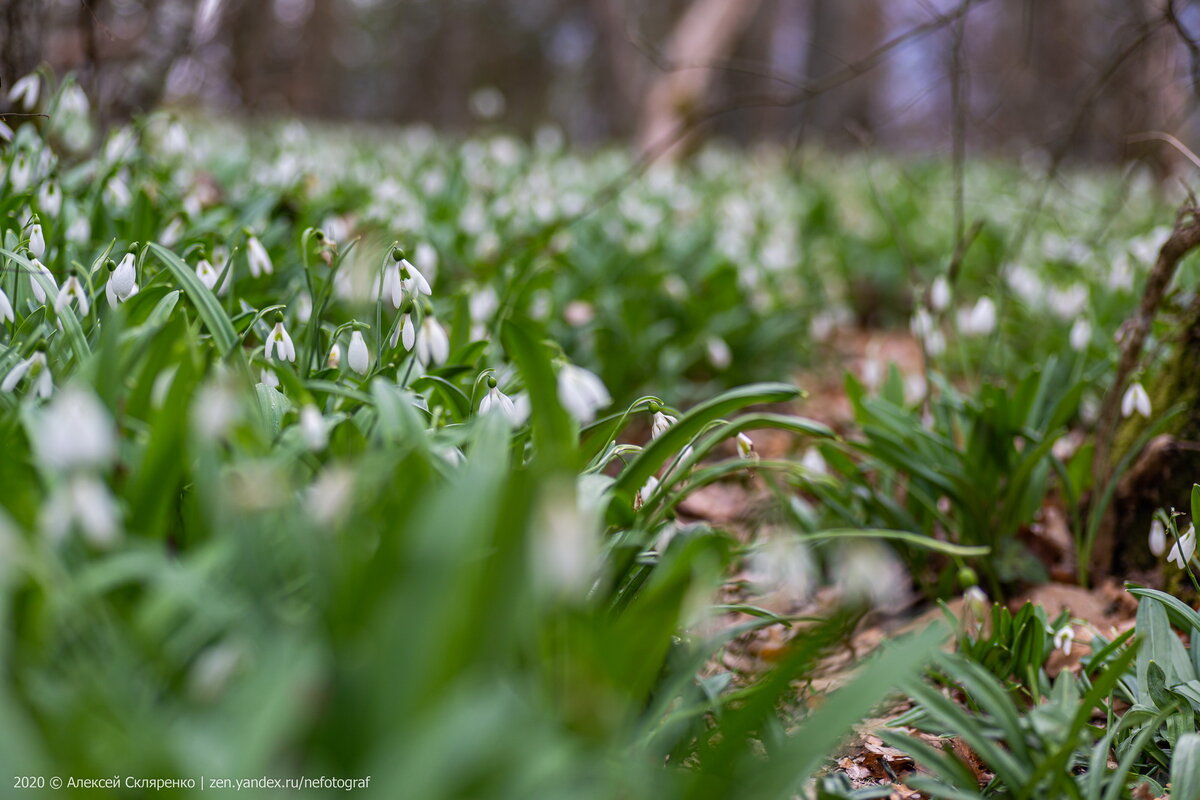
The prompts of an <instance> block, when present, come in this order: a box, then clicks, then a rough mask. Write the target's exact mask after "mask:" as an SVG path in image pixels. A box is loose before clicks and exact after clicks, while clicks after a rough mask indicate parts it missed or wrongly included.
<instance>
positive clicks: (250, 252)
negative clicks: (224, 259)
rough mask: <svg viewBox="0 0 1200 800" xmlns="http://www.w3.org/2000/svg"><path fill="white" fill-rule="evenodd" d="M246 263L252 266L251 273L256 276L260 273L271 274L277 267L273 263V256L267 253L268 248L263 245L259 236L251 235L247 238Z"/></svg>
mask: <svg viewBox="0 0 1200 800" xmlns="http://www.w3.org/2000/svg"><path fill="white" fill-rule="evenodd" d="M246 263H247V264H248V265H249V266H250V274H251V275H252V276H254V277H255V278H257V277H259V276H260V275H270V274H271V273H272V272H274V269H275V268H274V266H273V265H272V264H271V256H270V255H269V254H268V253H267V248H265V247H263V244H262V242H260V241H259V240H258V237H257V236H251V237H250V238H249V239H247V240H246Z"/></svg>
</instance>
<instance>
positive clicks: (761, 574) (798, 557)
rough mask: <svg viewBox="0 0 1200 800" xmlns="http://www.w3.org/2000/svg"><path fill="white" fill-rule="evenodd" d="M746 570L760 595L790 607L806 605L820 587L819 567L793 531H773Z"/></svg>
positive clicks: (755, 551) (751, 557)
mask: <svg viewBox="0 0 1200 800" xmlns="http://www.w3.org/2000/svg"><path fill="white" fill-rule="evenodd" d="M747 566H748V568H749V569H748V572H749V577H750V582H751V584H752V585H753V586H754V588H755V590H756V592H757V593H758V594H761V595H776V596H777V597H778V598H779V599H780V600H782V601H784V602H785V603H787V604H789V605H791V606H795V605H799V604H800V603H803V602H804V601H805V600H807V599H808V598H809V597H810V596H811V595H812V592H813V590H814V589H815V588H816V587H817V580H818V573H817V567H816V564H815V563H814V562H813V558H812V555H811V554H810V553H809V550H808V546H807V545H806V544H805V542H804V540H803V538H801V537H800V536H797V535H796V534H795V533H792V532H790V531H782V530H770V531H769V532H768V535H767V538H766V541H765V542H763V543H762V544H760V545H759V546H758V547H756V548H755V549H754V551H753V552H752V553H751V555H750V558H749V564H748V565H747Z"/></svg>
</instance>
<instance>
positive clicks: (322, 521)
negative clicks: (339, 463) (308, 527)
mask: <svg viewBox="0 0 1200 800" xmlns="http://www.w3.org/2000/svg"><path fill="white" fill-rule="evenodd" d="M305 500H306V502H305V504H304V505H305V508H306V510H307V511H308V513H309V514H311V515H312V518H313V520H314V521H315V522H316V523H317V524H318V525H320V526H321V527H324V528H329V527H331V526H333V525H335V524H336V523H338V522H340V521H341V520H342V518H343V517H345V516H346V514H347V513H348V512H349V511H350V510H351V508H352V507H353V506H352V503H353V501H354V472H353V471H351V470H349V469H347V468H346V467H330V468H328V469H326V470H325V471H324V472H322V473H321V474H320V476H318V477H317V479H316V480H315V481H314V482H313V484H312V486H311V487H310V488H309V490H308V496H307V498H305Z"/></svg>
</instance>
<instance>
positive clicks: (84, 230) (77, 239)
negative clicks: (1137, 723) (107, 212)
mask: <svg viewBox="0 0 1200 800" xmlns="http://www.w3.org/2000/svg"><path fill="white" fill-rule="evenodd" d="M91 238H92V223H91V221H90V220H88V218H87V217H85V216H84V215H83V214H76V215H75V218H74V219H72V220H71V224H70V225H68V226H67V241H68V242H71V243H72V244H74V245H77V246H83V245H85V244H87V243H88V240H89V239H91Z"/></svg>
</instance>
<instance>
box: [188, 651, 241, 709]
mask: <svg viewBox="0 0 1200 800" xmlns="http://www.w3.org/2000/svg"><path fill="white" fill-rule="evenodd" d="M241 662H242V651H241V648H239V647H237V646H236V645H233V644H229V643H223V644H217V645H213V646H212V647H209V648H208V649H206V650H205V651H204V652H203V653H201V654H200V655H199V657H198V658H197V659H196V663H195V665H194V666H193V667H192V669H191V671H190V672H189V673H188V692H189V693H190V694H191V696H192V697H193V698H195V699H196V700H199V701H202V702H212V701H213V700H216V699H217V698H218V697H220V696H221V695H222V694H223V693H224V691H225V687H226V686H227V685H228V684H229V681H230V679H231V678H232V677H233V675H234V673H235V672H236V671H237V668H238V665H239V664H241Z"/></svg>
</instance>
